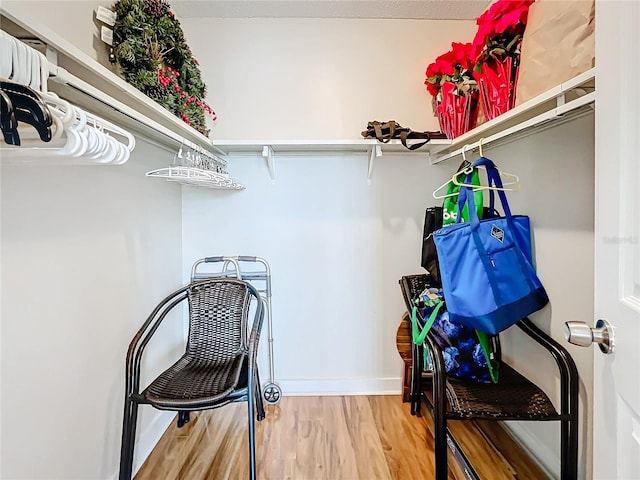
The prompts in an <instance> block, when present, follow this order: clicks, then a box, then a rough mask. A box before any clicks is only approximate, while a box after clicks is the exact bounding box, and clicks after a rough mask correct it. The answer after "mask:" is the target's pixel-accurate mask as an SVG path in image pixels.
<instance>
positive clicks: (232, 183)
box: [147, 166, 245, 190]
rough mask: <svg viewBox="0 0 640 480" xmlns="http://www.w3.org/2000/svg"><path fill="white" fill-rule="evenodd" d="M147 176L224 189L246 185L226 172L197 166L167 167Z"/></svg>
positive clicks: (242, 187) (239, 188)
mask: <svg viewBox="0 0 640 480" xmlns="http://www.w3.org/2000/svg"><path fill="white" fill-rule="evenodd" d="M147 177H156V178H164V179H166V180H168V181H170V182H177V183H181V184H183V185H191V186H195V187H206V188H216V189H224V190H244V189H245V186H244V185H242V184H240V183H238V182H237V181H236V179H235V178H232V177H230V176H229V175H228V174H225V173H217V172H214V171H211V170H202V169H200V168H196V167H184V166H179V167H166V168H159V169H157V170H151V171H150V172H147Z"/></svg>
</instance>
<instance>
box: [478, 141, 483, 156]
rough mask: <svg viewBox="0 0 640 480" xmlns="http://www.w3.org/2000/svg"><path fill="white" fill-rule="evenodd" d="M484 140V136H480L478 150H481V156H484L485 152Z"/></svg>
mask: <svg viewBox="0 0 640 480" xmlns="http://www.w3.org/2000/svg"><path fill="white" fill-rule="evenodd" d="M482 142H484V137H482V138H480V141H479V142H478V151H479V152H480V156H481V157H484V153H482Z"/></svg>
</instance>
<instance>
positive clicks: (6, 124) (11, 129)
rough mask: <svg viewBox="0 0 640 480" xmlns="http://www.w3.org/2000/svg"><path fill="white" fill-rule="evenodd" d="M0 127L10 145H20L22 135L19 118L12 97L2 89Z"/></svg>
mask: <svg viewBox="0 0 640 480" xmlns="http://www.w3.org/2000/svg"><path fill="white" fill-rule="evenodd" d="M0 127H2V136H3V137H4V141H5V142H7V143H8V144H9V145H20V135H18V120H17V119H16V116H15V113H14V111H13V104H12V103H11V99H10V98H9V97H8V96H7V95H6V94H5V93H4V92H3V91H2V90H0Z"/></svg>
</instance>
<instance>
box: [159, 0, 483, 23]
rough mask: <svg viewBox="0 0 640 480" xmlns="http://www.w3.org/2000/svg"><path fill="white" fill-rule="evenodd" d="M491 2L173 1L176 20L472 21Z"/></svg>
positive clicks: (472, 0) (444, 0) (399, 0)
mask: <svg viewBox="0 0 640 480" xmlns="http://www.w3.org/2000/svg"><path fill="white" fill-rule="evenodd" d="M489 4H491V0H173V1H172V2H171V6H172V9H173V11H174V12H175V13H176V15H177V16H178V17H182V18H189V17H221V18H225V17H226V18H251V17H280V18H282V17H297V18H305V17H306V18H412V19H432V20H473V19H475V18H477V17H478V16H479V15H480V14H481V13H482V12H483V11H484V10H485V9H486V8H487V6H489Z"/></svg>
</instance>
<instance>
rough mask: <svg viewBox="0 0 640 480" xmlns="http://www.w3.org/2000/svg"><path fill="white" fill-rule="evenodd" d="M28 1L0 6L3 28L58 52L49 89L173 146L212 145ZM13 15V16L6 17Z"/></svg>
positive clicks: (151, 138) (147, 136) (160, 142)
mask: <svg viewBox="0 0 640 480" xmlns="http://www.w3.org/2000/svg"><path fill="white" fill-rule="evenodd" d="M24 3H25V2H5V3H4V4H1V5H0V14H1V15H2V17H3V19H2V20H3V21H2V29H3V30H5V31H7V32H8V33H9V34H12V35H14V36H17V37H21V36H23V35H24V32H25V31H26V32H28V34H29V35H30V36H33V37H36V38H38V39H40V40H41V41H42V42H43V43H45V44H46V45H47V47H48V48H50V49H51V51H53V52H55V53H56V54H57V60H58V61H57V64H58V66H60V67H61V68H59V69H58V71H57V72H56V71H55V69H54V72H53V73H54V76H52V78H51V80H52V81H50V82H49V88H50V89H51V90H52V91H54V92H56V93H57V94H59V95H60V96H61V97H63V98H66V99H67V100H69V101H71V102H72V103H74V104H75V105H78V106H79V107H81V108H85V109H86V110H88V111H91V112H93V113H96V114H97V115H100V116H102V117H104V118H106V119H108V120H114V123H117V124H118V125H119V126H121V127H123V128H126V129H128V130H130V131H132V132H135V133H138V134H140V135H141V136H143V137H144V138H146V139H148V140H151V141H155V142H156V143H159V144H161V145H163V146H167V147H171V148H175V147H176V146H177V145H179V144H181V143H185V141H186V142H191V143H193V144H195V145H198V146H200V147H203V148H207V149H210V148H211V140H210V139H208V138H207V137H206V136H204V135H202V134H201V133H200V132H198V131H197V130H195V129H193V128H192V127H190V126H189V125H187V124H186V123H184V122H183V121H182V120H180V119H179V118H178V117H176V116H175V115H173V114H172V113H171V112H169V111H168V110H166V109H165V108H163V107H162V106H161V105H159V104H158V103H156V102H155V101H153V100H152V99H151V98H149V97H147V96H146V95H145V94H143V93H142V92H140V91H139V90H138V89H136V88H134V87H133V86H131V85H130V84H129V83H127V82H126V81H125V80H123V79H122V78H120V77H119V76H118V75H116V74H115V73H114V72H112V71H111V70H109V69H108V68H106V67H104V66H103V65H101V64H100V63H98V62H97V61H96V60H94V59H93V58H91V57H90V56H89V55H87V54H86V53H84V52H83V51H81V50H80V49H79V48H77V47H76V46H75V45H73V44H71V43H70V42H69V41H67V40H66V39H64V38H63V37H62V36H61V35H60V34H59V33H57V32H55V31H54V30H52V29H51V28H50V27H49V26H48V25H46V24H44V23H42V22H40V21H38V20H37V19H35V18H33V16H32V15H31V14H30V13H29V8H27V7H29V6H28V5H27V6H25V5H24ZM7 20H9V21H7Z"/></svg>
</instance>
